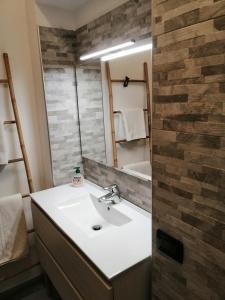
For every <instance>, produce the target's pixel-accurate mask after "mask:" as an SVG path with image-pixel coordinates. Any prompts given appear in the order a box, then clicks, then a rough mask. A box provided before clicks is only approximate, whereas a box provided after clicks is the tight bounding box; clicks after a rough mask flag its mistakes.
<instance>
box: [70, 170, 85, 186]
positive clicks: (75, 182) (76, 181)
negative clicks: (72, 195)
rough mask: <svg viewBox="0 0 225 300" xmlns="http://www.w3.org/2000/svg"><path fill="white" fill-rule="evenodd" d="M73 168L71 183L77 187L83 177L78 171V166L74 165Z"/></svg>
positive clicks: (81, 182) (82, 180)
mask: <svg viewBox="0 0 225 300" xmlns="http://www.w3.org/2000/svg"><path fill="white" fill-rule="evenodd" d="M73 169H74V176H73V181H72V184H73V186H75V187H79V186H81V185H82V184H83V182H84V177H83V175H82V174H81V172H80V167H74V168H73Z"/></svg>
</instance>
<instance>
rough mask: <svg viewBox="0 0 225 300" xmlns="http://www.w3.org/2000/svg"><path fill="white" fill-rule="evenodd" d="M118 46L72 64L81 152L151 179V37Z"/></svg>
mask: <svg viewBox="0 0 225 300" xmlns="http://www.w3.org/2000/svg"><path fill="white" fill-rule="evenodd" d="M125 45H126V46H125ZM116 47H117V48H119V47H124V49H123V50H118V51H113V52H111V49H112V48H106V49H103V50H102V52H107V51H109V53H107V54H106V53H102V54H101V53H100V52H97V53H94V52H93V53H90V54H87V55H83V56H81V61H80V65H79V66H78V67H77V68H76V80H77V97H78V110H79V116H80V133H81V146H82V156H84V157H87V158H90V159H93V160H96V161H99V162H103V163H105V164H107V165H109V166H113V167H115V168H119V169H120V170H122V171H123V172H126V173H128V174H130V175H133V176H136V177H138V178H141V179H144V180H151V163H150V160H151V159H150V156H151V151H150V149H151V147H150V146H151V139H150V135H151V129H150V123H151V76H150V74H151V40H149V39H146V40H144V41H142V43H135V42H134V41H131V42H130V44H129V43H128V42H127V43H122V44H120V45H117V46H116ZM99 53H100V54H99ZM95 55H97V56H98V57H97V58H96V57H90V56H95Z"/></svg>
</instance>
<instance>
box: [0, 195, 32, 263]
mask: <svg viewBox="0 0 225 300" xmlns="http://www.w3.org/2000/svg"><path fill="white" fill-rule="evenodd" d="M27 251H28V239H27V228H26V221H25V215H24V210H23V201H22V196H21V195H20V194H16V195H12V196H8V197H2V198H0V265H1V264H4V263H7V262H9V261H12V260H17V259H19V258H20V257H22V256H24V255H25V254H26V253H27Z"/></svg>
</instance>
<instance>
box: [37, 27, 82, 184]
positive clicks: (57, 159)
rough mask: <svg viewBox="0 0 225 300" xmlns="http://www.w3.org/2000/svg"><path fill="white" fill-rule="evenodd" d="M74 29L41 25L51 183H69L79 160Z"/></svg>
mask: <svg viewBox="0 0 225 300" xmlns="http://www.w3.org/2000/svg"><path fill="white" fill-rule="evenodd" d="M74 40H75V34H74V32H73V31H69V30H60V29H52V28H45V27H40V41H41V52H42V64H43V75H44V85H45V101H46V108H47V115H48V126H49V137H50V146H51V156H52V168H53V177H54V178H53V179H54V184H55V185H58V184H62V183H66V182H69V181H70V180H71V178H72V174H73V172H72V171H73V170H72V167H73V166H74V165H78V164H80V163H81V149H80V135H79V125H78V112H77V103H76V88H75V69H74Z"/></svg>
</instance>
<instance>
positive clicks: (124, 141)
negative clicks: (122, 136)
mask: <svg viewBox="0 0 225 300" xmlns="http://www.w3.org/2000/svg"><path fill="white" fill-rule="evenodd" d="M149 138H150V137H149V136H146V138H142V139H136V140H132V141H127V140H119V141H116V143H117V144H119V143H128V142H133V141H141V140H147V139H149Z"/></svg>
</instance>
